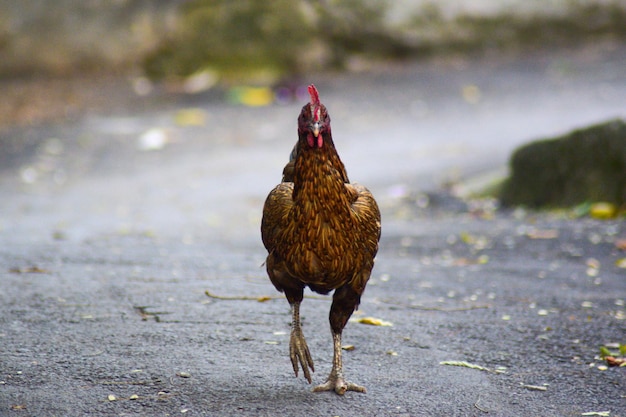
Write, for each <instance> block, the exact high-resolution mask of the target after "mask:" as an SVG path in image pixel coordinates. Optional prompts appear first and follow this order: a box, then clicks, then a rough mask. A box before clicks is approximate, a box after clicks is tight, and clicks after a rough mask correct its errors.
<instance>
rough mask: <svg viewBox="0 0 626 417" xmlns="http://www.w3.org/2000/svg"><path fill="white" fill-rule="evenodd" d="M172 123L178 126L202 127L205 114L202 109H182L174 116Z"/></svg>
mask: <svg viewBox="0 0 626 417" xmlns="http://www.w3.org/2000/svg"><path fill="white" fill-rule="evenodd" d="M174 122H175V123H176V124H177V125H178V126H204V125H205V124H206V112H205V111H204V110H202V109H182V110H179V111H177V112H176V114H175V115H174Z"/></svg>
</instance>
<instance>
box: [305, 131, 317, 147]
mask: <svg viewBox="0 0 626 417" xmlns="http://www.w3.org/2000/svg"><path fill="white" fill-rule="evenodd" d="M306 141H307V143H308V144H309V146H310V147H311V148H313V147H314V146H315V144H314V142H313V134H312V133H309V134H308V135H307V136H306Z"/></svg>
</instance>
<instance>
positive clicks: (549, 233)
mask: <svg viewBox="0 0 626 417" xmlns="http://www.w3.org/2000/svg"><path fill="white" fill-rule="evenodd" d="M526 236H528V237H529V238H531V239H556V238H557V237H559V231H558V230H556V229H545V230H539V229H531V230H529V231H528V233H526Z"/></svg>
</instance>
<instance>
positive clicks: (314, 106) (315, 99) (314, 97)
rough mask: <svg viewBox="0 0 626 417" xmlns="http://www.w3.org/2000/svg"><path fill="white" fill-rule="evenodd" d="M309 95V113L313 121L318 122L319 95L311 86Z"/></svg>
mask: <svg viewBox="0 0 626 417" xmlns="http://www.w3.org/2000/svg"><path fill="white" fill-rule="evenodd" d="M309 95H310V96H311V112H312V113H313V120H315V121H316V122H318V121H319V120H320V112H321V108H320V106H321V105H322V103H320V95H319V93H318V92H317V88H315V86H314V85H313V84H311V85H310V86H309Z"/></svg>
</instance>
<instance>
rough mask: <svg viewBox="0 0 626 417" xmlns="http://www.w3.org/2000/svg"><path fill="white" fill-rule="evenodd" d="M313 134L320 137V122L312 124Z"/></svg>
mask: <svg viewBox="0 0 626 417" xmlns="http://www.w3.org/2000/svg"><path fill="white" fill-rule="evenodd" d="M312 131H313V136H315V137H318V136H319V134H320V124H319V123H318V122H315V123H313V126H312Z"/></svg>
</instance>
